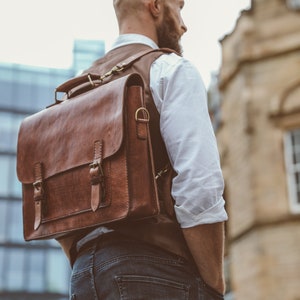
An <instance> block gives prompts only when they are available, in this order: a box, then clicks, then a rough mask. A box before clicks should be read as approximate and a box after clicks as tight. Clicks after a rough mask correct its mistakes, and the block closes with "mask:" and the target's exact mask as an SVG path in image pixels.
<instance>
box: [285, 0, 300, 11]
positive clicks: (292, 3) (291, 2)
mask: <svg viewBox="0 0 300 300" xmlns="http://www.w3.org/2000/svg"><path fill="white" fill-rule="evenodd" d="M286 3H287V6H288V8H290V9H297V10H299V9H300V0H287V1H286Z"/></svg>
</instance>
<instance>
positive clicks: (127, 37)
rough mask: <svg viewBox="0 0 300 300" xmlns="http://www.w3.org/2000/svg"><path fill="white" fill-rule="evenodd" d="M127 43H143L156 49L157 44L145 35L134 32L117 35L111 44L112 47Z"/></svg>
mask: <svg viewBox="0 0 300 300" xmlns="http://www.w3.org/2000/svg"><path fill="white" fill-rule="evenodd" d="M129 44H144V45H147V46H149V47H151V48H153V49H158V46H157V45H156V43H155V42H154V41H153V40H151V39H150V38H148V37H147V36H145V35H141V34H135V33H128V34H121V35H119V36H118V38H117V39H116V40H115V42H114V43H113V45H112V49H115V48H118V47H121V46H125V45H129Z"/></svg>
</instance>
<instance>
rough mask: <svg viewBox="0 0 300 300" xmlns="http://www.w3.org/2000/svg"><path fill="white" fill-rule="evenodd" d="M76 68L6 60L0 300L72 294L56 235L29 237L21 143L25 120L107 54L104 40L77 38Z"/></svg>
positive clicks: (2, 68) (2, 70) (0, 83)
mask: <svg viewBox="0 0 300 300" xmlns="http://www.w3.org/2000/svg"><path fill="white" fill-rule="evenodd" d="M73 54H74V59H73V61H74V63H73V66H72V67H71V68H70V69H51V68H41V67H33V66H26V65H19V64H13V63H0V299H1V300H16V299H18V300H33V299H39V300H40V299H43V300H47V299H51V300H55V299H60V300H65V299H68V288H69V276H70V271H71V270H70V267H69V263H68V261H67V259H66V258H65V256H64V254H63V253H62V251H61V249H60V247H59V246H58V244H57V243H56V242H55V241H53V240H48V241H34V242H24V240H23V228H22V222H23V220H22V201H21V200H22V199H21V193H22V190H21V184H20V183H19V181H18V180H17V176H16V145H17V135H18V130H19V126H20V123H21V121H22V120H23V119H24V118H25V117H26V116H28V115H31V114H33V113H35V112H37V111H39V110H41V109H43V108H45V107H46V106H47V105H49V104H51V103H52V102H53V101H54V89H55V87H56V86H58V85H59V84H61V83H62V82H64V81H65V80H67V79H69V78H71V77H74V76H75V75H77V74H78V73H79V72H81V71H82V70H83V69H85V68H87V67H88V66H89V65H90V64H91V62H92V61H94V60H95V59H97V58H98V57H101V56H103V54H104V42H103V41H82V40H80V41H75V43H74V53H73Z"/></svg>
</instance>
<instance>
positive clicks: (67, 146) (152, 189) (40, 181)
mask: <svg viewBox="0 0 300 300" xmlns="http://www.w3.org/2000/svg"><path fill="white" fill-rule="evenodd" d="M113 72H115V71H113ZM113 72H109V73H108V74H106V75H105V76H104V77H109V76H111V75H112V73H113ZM104 77H101V78H100V77H99V75H93V74H86V75H82V76H79V77H77V78H74V79H71V80H69V81H68V82H66V83H65V84H63V85H61V86H60V87H58V88H57V91H58V92H67V93H68V95H69V98H68V99H66V100H57V101H56V103H55V104H54V105H52V106H50V107H48V108H46V109H44V110H42V111H40V112H38V113H36V114H34V115H32V116H29V117H27V118H26V119H24V121H23V122H22V124H21V127H20V130H19V136H18V149H17V174H18V178H19V180H20V181H21V182H22V190H23V225H24V238H25V240H27V241H29V240H35V239H47V238H57V237H60V236H63V235H65V234H68V233H71V232H73V231H76V230H78V229H83V228H90V227H93V226H98V225H101V224H107V223H111V222H116V221H120V220H124V219H131V220H136V219H143V218H146V217H151V216H155V215H158V214H159V212H160V206H159V201H158V196H157V187H156V182H155V174H154V167H153V158H152V150H151V140H150V134H149V124H148V123H149V113H148V111H147V109H146V107H145V103H144V83H143V79H142V78H141V76H140V75H139V74H137V73H134V74H129V75H126V76H123V77H121V78H119V79H115V80H113V81H109V82H107V83H105V84H103V82H105V80H103V79H104ZM78 86H79V87H80V89H79V91H78V89H77V87H78ZM87 86H89V87H88V91H85V92H82V91H84V90H87V89H86V87H87ZM82 87H83V89H82ZM91 87H92V89H90V88H91ZM76 89H77V91H75V93H74V94H73V95H71V96H70V93H69V91H71V90H72V91H74V90H76Z"/></svg>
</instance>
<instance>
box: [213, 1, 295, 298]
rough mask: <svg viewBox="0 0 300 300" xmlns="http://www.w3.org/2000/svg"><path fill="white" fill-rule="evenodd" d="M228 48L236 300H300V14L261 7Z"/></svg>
mask: <svg viewBox="0 0 300 300" xmlns="http://www.w3.org/2000/svg"><path fill="white" fill-rule="evenodd" d="M221 44H222V55H223V58H222V66H221V69H220V74H219V84H220V90H221V96H222V104H221V113H222V122H221V126H220V128H219V130H218V132H217V139H218V144H219V149H220V154H221V161H222V167H223V172H224V177H225V181H226V200H227V209H228V212H229V217H230V220H229V222H228V224H227V238H228V253H229V257H230V271H231V282H232V289H233V292H234V299H235V300H247V299H249V300H250V299H251V300H253V299H255V300H268V299H278V300H297V299H298V300H299V299H300V289H299V280H300V214H295V213H294V212H293V211H292V210H291V206H290V200H289V192H288V185H287V174H286V173H287V170H286V163H285V155H284V136H285V133H286V132H287V131H289V130H291V129H294V128H296V129H297V128H300V12H299V10H292V9H291V8H289V7H288V6H287V3H286V1H284V0H253V1H252V7H251V9H250V10H248V11H244V12H242V14H241V17H240V18H239V20H238V21H237V24H236V27H235V29H234V31H233V32H232V33H231V34H229V35H227V36H225V37H224V38H223V40H222V41H221Z"/></svg>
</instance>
